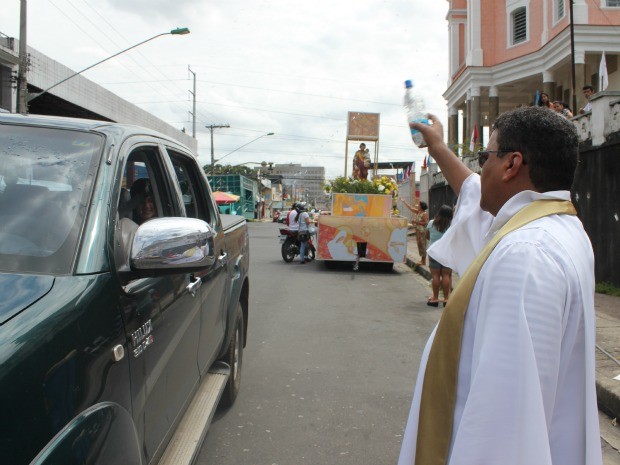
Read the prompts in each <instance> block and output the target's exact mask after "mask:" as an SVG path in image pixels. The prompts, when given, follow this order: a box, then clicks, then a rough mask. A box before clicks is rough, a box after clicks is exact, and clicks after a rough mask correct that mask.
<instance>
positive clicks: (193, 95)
mask: <svg viewBox="0 0 620 465" xmlns="http://www.w3.org/2000/svg"><path fill="white" fill-rule="evenodd" d="M187 70H188V71H189V72H190V73H192V74H193V75H194V91H193V92H192V91H191V90H190V91H189V93H190V94H192V100H193V106H192V137H193V138H194V139H195V138H196V73H194V72H193V71H192V69H191V68H190V67H189V65H187ZM211 134H213V132H211ZM211 145H213V141H212V142H211Z"/></svg>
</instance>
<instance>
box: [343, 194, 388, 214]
mask: <svg viewBox="0 0 620 465" xmlns="http://www.w3.org/2000/svg"><path fill="white" fill-rule="evenodd" d="M391 211H392V196H391V195H385V194H342V193H336V194H332V215H333V216H365V217H374V218H387V217H389V216H390V214H391Z"/></svg>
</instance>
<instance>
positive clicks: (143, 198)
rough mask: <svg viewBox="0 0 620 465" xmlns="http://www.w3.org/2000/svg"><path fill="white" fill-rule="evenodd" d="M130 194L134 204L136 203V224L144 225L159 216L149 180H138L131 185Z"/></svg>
mask: <svg viewBox="0 0 620 465" xmlns="http://www.w3.org/2000/svg"><path fill="white" fill-rule="evenodd" d="M130 193H131V200H132V203H136V206H135V207H134V209H133V219H134V221H135V222H136V223H138V224H142V223H144V222H145V221H148V220H150V219H151V218H153V217H155V216H157V215H156V214H155V204H154V202H153V196H152V194H151V182H150V181H149V180H148V179H147V178H140V179H137V180H136V181H135V182H134V183H133V184H132V185H131V189H130Z"/></svg>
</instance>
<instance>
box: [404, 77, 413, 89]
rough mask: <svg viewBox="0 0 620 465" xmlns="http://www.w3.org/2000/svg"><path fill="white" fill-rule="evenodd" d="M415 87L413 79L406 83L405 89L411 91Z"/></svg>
mask: <svg viewBox="0 0 620 465" xmlns="http://www.w3.org/2000/svg"><path fill="white" fill-rule="evenodd" d="M412 87H413V81H412V80H411V79H407V80H406V81H405V88H406V89H411V88H412Z"/></svg>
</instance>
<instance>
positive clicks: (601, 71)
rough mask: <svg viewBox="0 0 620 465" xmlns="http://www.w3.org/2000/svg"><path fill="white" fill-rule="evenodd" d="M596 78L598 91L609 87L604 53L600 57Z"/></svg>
mask: <svg viewBox="0 0 620 465" xmlns="http://www.w3.org/2000/svg"><path fill="white" fill-rule="evenodd" d="M598 78H599V83H600V86H599V89H598V90H599V91H602V90H605V89H607V86H608V85H609V75H608V74H607V63H606V62H605V52H603V56H602V57H601V64H600V65H599V67H598Z"/></svg>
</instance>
